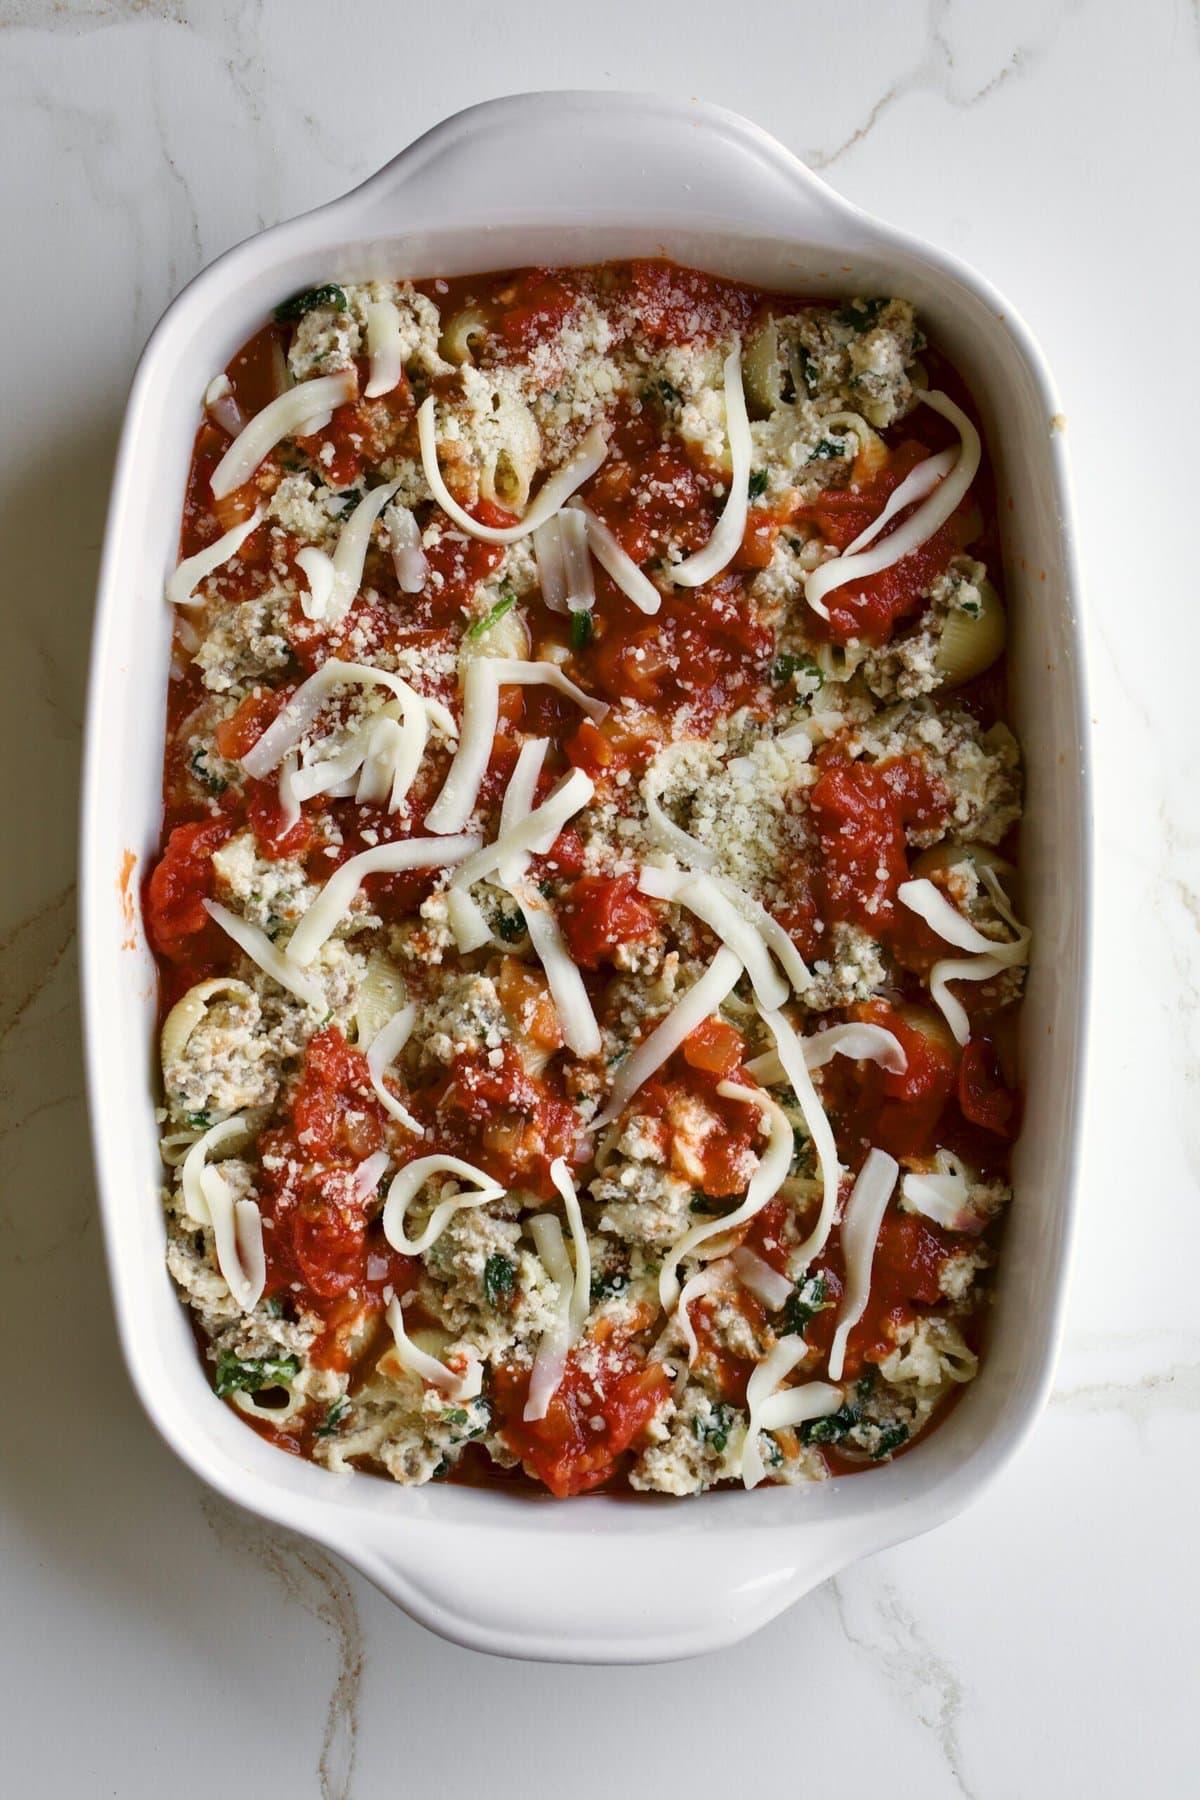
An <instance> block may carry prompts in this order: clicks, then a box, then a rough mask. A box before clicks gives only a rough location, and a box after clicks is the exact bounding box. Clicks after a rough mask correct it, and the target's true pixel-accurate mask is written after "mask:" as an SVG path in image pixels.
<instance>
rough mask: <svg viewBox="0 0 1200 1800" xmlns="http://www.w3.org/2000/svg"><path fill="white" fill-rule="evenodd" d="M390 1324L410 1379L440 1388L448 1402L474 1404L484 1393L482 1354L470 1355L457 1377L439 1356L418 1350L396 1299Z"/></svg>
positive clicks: (398, 1358) (390, 1310) (398, 1355)
mask: <svg viewBox="0 0 1200 1800" xmlns="http://www.w3.org/2000/svg"><path fill="white" fill-rule="evenodd" d="M387 1322H388V1324H389V1325H390V1326H391V1328H392V1337H393V1338H394V1339H395V1351H394V1355H395V1358H396V1361H397V1362H398V1363H399V1364H400V1366H401V1368H402V1369H407V1371H408V1373H409V1374H410V1375H415V1376H416V1377H417V1379H418V1380H419V1381H423V1382H425V1383H426V1384H427V1386H429V1387H434V1388H437V1389H438V1391H439V1393H442V1394H445V1396H446V1398H447V1400H450V1401H454V1402H460V1401H463V1400H474V1399H475V1398H476V1397H477V1395H479V1394H480V1393H481V1392H482V1391H483V1365H482V1363H481V1362H480V1361H479V1357H478V1354H477V1353H476V1352H475V1351H473V1350H472V1351H470V1352H468V1353H467V1354H466V1356H465V1357H464V1361H465V1362H466V1365H467V1366H466V1368H465V1369H464V1370H463V1372H462V1373H461V1374H456V1373H455V1371H454V1370H453V1369H449V1368H447V1367H446V1364H445V1363H443V1362H439V1361H438V1359H437V1357H436V1356H430V1355H429V1353H428V1351H425V1350H420V1349H418V1347H417V1346H416V1344H414V1343H413V1341H412V1339H411V1338H410V1337H409V1335H408V1332H407V1331H406V1330H405V1328H404V1310H403V1308H402V1307H401V1305H400V1302H399V1300H398V1299H397V1298H396V1297H395V1296H394V1295H393V1297H392V1299H391V1300H389V1302H388V1309H387Z"/></svg>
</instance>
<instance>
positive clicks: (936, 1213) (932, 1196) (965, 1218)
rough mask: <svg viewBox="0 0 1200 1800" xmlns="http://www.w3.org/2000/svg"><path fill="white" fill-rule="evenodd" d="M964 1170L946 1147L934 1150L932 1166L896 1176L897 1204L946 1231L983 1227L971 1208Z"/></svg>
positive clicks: (982, 1223)
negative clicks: (898, 1194) (916, 1172)
mask: <svg viewBox="0 0 1200 1800" xmlns="http://www.w3.org/2000/svg"><path fill="white" fill-rule="evenodd" d="M969 1199H970V1184H969V1182H968V1179H967V1172H966V1170H965V1169H964V1167H963V1165H962V1163H960V1162H959V1160H958V1158H957V1157H956V1156H954V1155H953V1154H952V1153H951V1152H950V1151H949V1150H938V1151H937V1152H936V1153H935V1155H934V1159H933V1168H932V1169H929V1170H926V1171H924V1172H923V1173H920V1174H913V1173H908V1174H905V1175H902V1176H901V1178H900V1205H901V1207H902V1208H903V1209H904V1211H905V1212H915V1213H920V1214H921V1216H922V1217H923V1218H926V1219H931V1220H932V1221H933V1223H934V1224H935V1225H941V1226H942V1227H943V1229H944V1230H946V1231H969V1232H972V1233H977V1232H979V1231H981V1230H982V1229H983V1225H984V1221H983V1219H981V1218H980V1217H979V1215H978V1214H976V1213H974V1212H972V1211H971V1208H970V1205H969V1203H968V1202H969Z"/></svg>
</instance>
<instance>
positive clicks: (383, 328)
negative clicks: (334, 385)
mask: <svg viewBox="0 0 1200 1800" xmlns="http://www.w3.org/2000/svg"><path fill="white" fill-rule="evenodd" d="M367 355H368V357H369V358H370V363H371V372H370V375H369V377H368V379H367V385H366V387H365V388H364V389H363V393H364V394H365V396H366V398H367V399H368V400H378V399H379V397H380V396H381V395H382V394H390V393H391V392H392V390H393V389H394V388H398V387H399V385H400V377H401V376H402V375H403V373H404V341H403V339H402V338H401V335H400V313H399V310H398V308H397V306H396V303H395V301H394V300H375V301H372V303H371V304H370V305H369V306H368V307H367Z"/></svg>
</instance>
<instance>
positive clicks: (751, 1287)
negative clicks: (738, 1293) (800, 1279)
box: [733, 1244, 793, 1312]
mask: <svg viewBox="0 0 1200 1800" xmlns="http://www.w3.org/2000/svg"><path fill="white" fill-rule="evenodd" d="M733 1266H734V1268H735V1269H736V1270H737V1274H738V1279H739V1281H740V1282H741V1284H742V1286H743V1287H744V1288H745V1289H746V1291H747V1293H750V1294H753V1295H754V1298H755V1299H756V1300H761V1301H762V1304H763V1305H764V1306H765V1307H767V1308H768V1310H769V1311H771V1312H778V1311H779V1308H780V1307H781V1306H782V1305H783V1303H784V1301H785V1300H787V1299H788V1298H789V1297H790V1295H791V1292H792V1285H793V1284H792V1282H791V1280H790V1278H789V1277H788V1276H787V1275H781V1274H780V1272H779V1270H778V1269H773V1268H772V1267H771V1265H770V1263H769V1262H767V1261H766V1259H765V1258H764V1257H761V1256H759V1255H758V1254H757V1252H755V1251H754V1250H749V1249H747V1248H746V1246H745V1245H744V1244H743V1245H742V1246H741V1247H740V1248H739V1249H737V1250H735V1251H734V1253H733Z"/></svg>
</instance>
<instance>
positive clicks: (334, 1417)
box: [313, 1394, 350, 1438]
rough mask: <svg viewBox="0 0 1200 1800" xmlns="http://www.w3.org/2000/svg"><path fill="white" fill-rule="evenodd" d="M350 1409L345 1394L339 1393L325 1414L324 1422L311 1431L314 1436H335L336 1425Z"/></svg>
mask: <svg viewBox="0 0 1200 1800" xmlns="http://www.w3.org/2000/svg"><path fill="white" fill-rule="evenodd" d="M349 1411H350V1401H349V1399H348V1398H347V1396H346V1395H345V1394H340V1395H339V1396H338V1398H337V1399H336V1400H335V1401H334V1403H333V1405H332V1406H331V1407H330V1408H329V1411H328V1412H327V1413H326V1414H325V1423H324V1424H323V1425H318V1426H317V1427H316V1429H315V1430H314V1432H313V1436H314V1437H319V1438H331V1437H336V1436H337V1431H338V1426H339V1425H340V1424H341V1422H342V1420H343V1419H344V1418H345V1417H346V1415H347V1413H348V1412H349Z"/></svg>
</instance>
